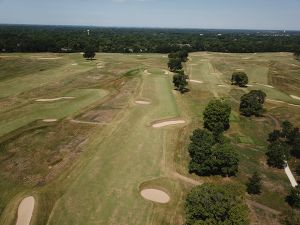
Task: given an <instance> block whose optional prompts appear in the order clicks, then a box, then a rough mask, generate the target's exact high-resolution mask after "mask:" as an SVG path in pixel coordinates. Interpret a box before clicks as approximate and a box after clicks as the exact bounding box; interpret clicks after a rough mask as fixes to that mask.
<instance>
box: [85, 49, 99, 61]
mask: <svg viewBox="0 0 300 225" xmlns="http://www.w3.org/2000/svg"><path fill="white" fill-rule="evenodd" d="M95 56H96V53H95V50H94V49H93V48H91V47H88V48H86V49H85V51H84V53H83V57H84V58H86V59H89V60H92V59H93V58H95Z"/></svg>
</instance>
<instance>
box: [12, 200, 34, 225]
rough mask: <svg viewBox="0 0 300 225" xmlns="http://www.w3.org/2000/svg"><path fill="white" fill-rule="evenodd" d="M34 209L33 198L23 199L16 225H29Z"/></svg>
mask: <svg viewBox="0 0 300 225" xmlns="http://www.w3.org/2000/svg"><path fill="white" fill-rule="evenodd" d="M33 209H34V198H33V197H32V196H30V197H27V198H24V199H23V200H22V202H21V203H20V205H19V209H18V219H17V223H16V225H29V224H30V220H31V217H32V213H33Z"/></svg>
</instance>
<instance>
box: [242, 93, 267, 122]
mask: <svg viewBox="0 0 300 225" xmlns="http://www.w3.org/2000/svg"><path fill="white" fill-rule="evenodd" d="M266 96H267V95H266V93H264V92H263V91H260V90H252V91H250V92H249V93H248V94H244V95H243V96H242V97H241V102H240V112H241V114H242V115H244V116H248V117H249V116H253V115H254V116H261V115H262V113H263V104H264V102H265V98H266Z"/></svg>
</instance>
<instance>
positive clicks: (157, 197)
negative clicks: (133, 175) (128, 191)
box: [141, 189, 170, 203]
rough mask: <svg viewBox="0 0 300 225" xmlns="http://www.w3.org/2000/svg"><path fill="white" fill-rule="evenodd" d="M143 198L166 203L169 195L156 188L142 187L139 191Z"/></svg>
mask: <svg viewBox="0 0 300 225" xmlns="http://www.w3.org/2000/svg"><path fill="white" fill-rule="evenodd" d="M141 195H142V197H143V198H145V199H147V200H150V201H152V202H157V203H168V202H169V201H170V196H169V195H168V194H167V193H165V192H163V191H160V190H157V189H144V190H142V191H141Z"/></svg>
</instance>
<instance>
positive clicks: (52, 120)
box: [43, 119, 57, 123]
mask: <svg viewBox="0 0 300 225" xmlns="http://www.w3.org/2000/svg"><path fill="white" fill-rule="evenodd" d="M56 121H57V119H45V120H43V122H46V123H53V122H56Z"/></svg>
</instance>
